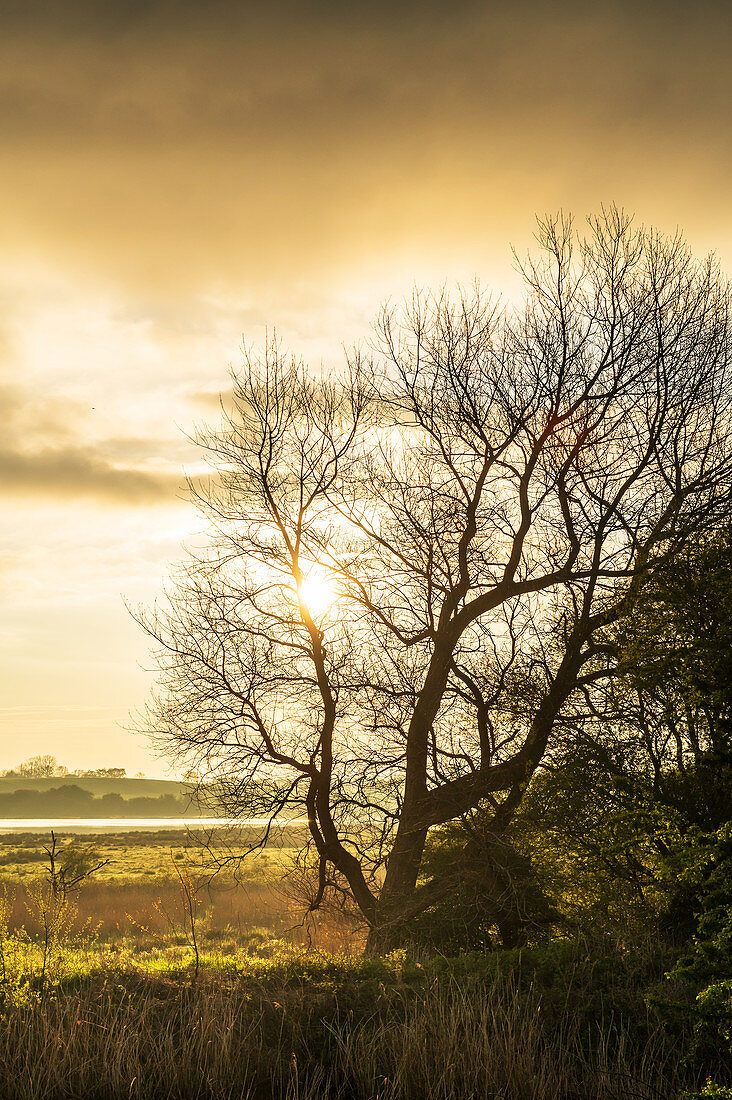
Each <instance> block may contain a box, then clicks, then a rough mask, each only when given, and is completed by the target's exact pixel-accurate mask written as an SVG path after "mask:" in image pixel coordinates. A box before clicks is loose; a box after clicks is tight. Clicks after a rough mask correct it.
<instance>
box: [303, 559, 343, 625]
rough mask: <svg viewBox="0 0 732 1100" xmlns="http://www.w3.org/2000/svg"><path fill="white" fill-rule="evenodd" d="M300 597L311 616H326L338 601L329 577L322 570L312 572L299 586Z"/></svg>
mask: <svg viewBox="0 0 732 1100" xmlns="http://www.w3.org/2000/svg"><path fill="white" fill-rule="evenodd" d="M299 592H300V597H301V599H302V601H303V603H304V604H305V606H306V607H307V609H308V611H309V612H310V614H311V615H315V616H316V617H320V616H321V615H324V614H325V613H326V612H327V611H328V610H329V609H330V607H331V604H332V603H333V602H334V600H335V599H336V592H335V589H334V588H333V585H332V583H331V581H330V580H329V578H328V577H326V576H325V574H324V573H322V572H320V570H312V571H311V572H310V573H308V575H307V576H306V577H305V578H304V579H303V581H302V583H301V584H300V586H299Z"/></svg>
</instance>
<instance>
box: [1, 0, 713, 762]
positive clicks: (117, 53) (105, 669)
mask: <svg viewBox="0 0 732 1100" xmlns="http://www.w3.org/2000/svg"><path fill="white" fill-rule="evenodd" d="M731 30H732V7H730V5H729V3H728V2H727V0H725V2H720V3H711V2H706V3H705V2H703V0H702V2H697V3H695V4H693V5H691V4H685V5H681V4H679V3H669V2H660V0H659V2H656V3H649V2H642V0H641V2H639V3H606V4H602V5H595V4H588V3H568V2H562V0H558V2H554V3H548V2H547V3H540V2H538V0H537V2H536V3H533V4H532V3H521V2H518V0H517V2H514V3H491V2H481V3H478V2H466V0H463V2H461V0H451V2H447V0H444V2H443V0H421V2H417V0H405V2H401V3H400V2H399V0H392V2H391V3H385V2H381V0H369V2H365V0H364V2H361V0H340V2H336V0H331V2H329V3H327V2H325V0H319V2H308V0H299V2H294V0H293V2H288V3H285V2H268V0H260V2H246V0H239V2H237V3H235V2H233V0H213V2H211V0H209V2H207V3H202V2H200V0H195V2H193V0H189V2H182V0H177V2H176V0H168V2H163V0H86V2H84V0H15V2H13V0H9V2H5V3H3V4H2V5H0V157H1V158H2V159H1V163H0V245H1V247H0V300H1V301H2V306H3V309H2V315H1V316H0V417H1V418H2V433H0V494H2V508H3V515H4V522H3V524H2V528H1V529H0V592H1V596H2V615H1V617H0V646H1V647H2V661H0V768H2V767H9V766H12V765H13V764H15V763H17V762H18V760H20V759H23V758H25V757H26V756H28V755H30V754H32V753H36V752H53V753H54V754H55V755H57V756H58V757H59V758H60V759H62V760H63V761H64V762H65V763H66V764H67V765H68V766H70V767H94V766H107V765H110V766H113V765H121V766H126V767H127V768H128V769H129V770H131V771H137V770H138V769H141V770H143V771H146V772H147V773H148V774H163V773H164V766H163V764H162V763H161V762H158V761H155V760H153V759H152V758H151V757H150V755H149V753H148V752H147V749H146V747H145V744H144V743H143V742H142V741H141V739H140V738H139V737H135V736H133V735H132V734H130V733H127V732H125V730H124V728H123V727H124V725H125V723H127V722H128V714H129V712H130V711H134V710H135V708H137V707H139V706H140V705H141V704H142V703H143V702H144V699H145V695H146V692H147V689H148V686H149V684H150V677H149V675H148V674H147V673H146V672H145V671H144V670H143V669H142V668H140V667H139V666H140V664H143V665H144V663H145V660H146V643H145V640H144V639H143V638H142V637H141V636H140V633H139V631H138V628H137V627H136V626H135V624H134V623H133V622H132V621H131V620H130V619H129V616H128V615H127V612H126V611H125V609H124V606H123V603H122V597H123V596H124V597H126V598H128V599H129V600H130V601H131V602H133V603H135V602H138V601H147V602H149V601H150V600H151V599H152V598H153V596H154V594H155V592H156V591H157V590H158V589H159V587H160V585H161V583H162V581H163V579H164V577H165V575H166V572H167V570H168V567H169V563H170V562H172V561H175V560H176V559H177V558H178V557H180V554H181V550H180V547H181V542H182V540H183V539H184V538H185V537H187V536H190V535H191V533H192V532H195V530H196V529H197V526H198V522H199V521H198V519H197V517H196V515H195V514H194V513H193V512H192V510H191V508H190V507H189V506H188V505H187V504H185V502H184V501H183V499H182V496H181V493H180V484H181V471H182V469H183V467H184V466H186V468H188V469H193V466H192V465H191V463H192V462H194V461H195V455H194V454H193V453H192V449H191V447H190V445H189V444H188V443H187V442H186V436H185V433H186V432H190V431H191V430H192V429H193V427H194V426H195V424H196V423H198V422H200V421H201V420H202V419H203V418H205V417H206V416H207V415H208V416H211V415H212V413H213V410H214V408H215V406H214V402H213V400H212V395H215V394H216V393H217V392H218V391H219V390H220V389H222V388H225V386H226V384H227V369H228V366H229V364H231V363H233V364H236V362H237V359H238V356H239V348H240V346H241V343H242V340H243V341H244V342H246V343H247V344H251V343H254V344H257V343H260V342H261V341H262V339H263V337H264V334H265V331H266V329H267V328H268V327H269V328H270V329H271V328H272V327H276V328H277V329H278V331H279V332H280V334H281V335H282V336H283V338H284V339H285V341H286V342H287V344H288V345H289V346H290V347H292V349H293V350H296V351H298V352H302V353H303V354H304V355H305V356H306V357H308V358H309V359H310V360H311V361H312V362H314V363H315V364H316V365H318V364H320V362H321V361H324V362H325V363H326V364H327V363H328V362H335V361H338V360H340V358H341V357H342V350H341V348H342V345H343V344H344V343H345V344H349V343H351V342H353V341H356V340H363V339H368V337H369V332H370V323H371V320H372V317H373V315H374V313H375V310H376V308H377V307H378V305H379V303H380V302H381V301H383V300H384V299H385V298H387V297H389V298H392V299H395V300H398V299H399V298H400V297H401V296H402V295H403V294H404V293H406V292H408V291H409V289H410V288H411V286H412V285H413V284H415V283H417V284H420V285H435V284H442V283H443V282H446V283H447V284H448V285H450V284H453V283H454V282H455V281H456V280H463V281H469V280H472V278H473V277H474V276H475V275H477V276H479V277H480V280H481V282H482V283H483V285H484V286H486V287H495V288H496V289H498V290H502V291H503V292H504V293H506V294H507V295H508V296H511V295H512V294H515V292H516V287H517V280H516V276H515V274H514V272H513V270H512V258H511V253H510V246H511V245H514V246H516V247H517V248H518V250H519V251H520V252H523V251H524V250H525V249H526V248H527V247H528V246H529V245H530V243H531V236H532V232H533V226H534V216H535V215H536V214H543V213H546V212H553V211H556V210H557V209H559V208H560V207H561V208H563V209H565V210H568V211H571V212H573V213H574V214H575V215H576V216H577V217H578V218H579V219H582V218H583V217H584V216H585V215H587V214H589V213H592V212H593V211H595V210H597V209H598V207H599V205H600V204H601V203H603V202H604V203H608V202H615V203H617V204H619V205H622V206H624V207H625V208H626V209H628V210H630V211H633V212H635V214H636V216H637V218H638V220H639V221H642V222H645V223H653V224H655V225H657V226H658V227H659V228H660V229H662V230H664V231H673V230H675V229H676V227H677V226H678V227H680V228H681V229H682V230H683V232H684V233H685V234H686V236H687V237H688V239H689V241H690V242H691V244H692V246H693V248H694V249H695V250H696V251H697V252H699V253H705V252H707V251H709V250H710V249H714V250H716V251H717V252H718V253H719V254H720V257H721V260H722V264H723V266H724V267H725V268H726V269H727V270H728V271H729V270H730V269H731V268H732V204H731V203H730V197H731V196H730V184H729V178H730V167H731V162H732V142H731V140H730V137H731V135H730V125H731V124H730V117H731V111H730V108H731V107H732V72H731V70H730V65H729V53H730V46H731V45H732V41H731V40H732V34H731Z"/></svg>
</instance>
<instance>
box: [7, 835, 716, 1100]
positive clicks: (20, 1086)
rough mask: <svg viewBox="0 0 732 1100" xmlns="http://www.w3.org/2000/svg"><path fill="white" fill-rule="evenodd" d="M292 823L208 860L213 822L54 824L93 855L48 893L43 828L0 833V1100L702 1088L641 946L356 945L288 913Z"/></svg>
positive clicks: (438, 1098) (295, 910) (660, 965)
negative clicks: (250, 847)
mask: <svg viewBox="0 0 732 1100" xmlns="http://www.w3.org/2000/svg"><path fill="white" fill-rule="evenodd" d="M291 839H292V838H288V836H287V835H286V834H284V835H282V836H281V837H280V843H279V845H278V846H277V847H269V848H268V849H267V850H266V851H265V852H263V853H259V854H257V855H255V856H254V857H252V859H251V860H250V861H248V862H247V863H246V864H244V865H243V866H242V867H239V866H238V865H236V864H233V865H225V866H224V868H223V870H221V871H220V873H219V874H217V875H215V876H213V877H212V872H213V871H214V870H215V869H216V866H217V864H218V863H220V862H221V859H222V856H223V857H224V858H225V856H226V855H227V854H228V852H229V851H230V848H229V845H231V844H232V838H231V837H229V838H227V840H226V841H225V842H224V841H221V842H220V843H219V847H218V849H217V848H216V847H215V846H214V847H211V848H201V847H200V846H199V845H197V844H196V843H194V841H193V840H192V838H191V837H190V836H188V835H187V834H185V833H183V832H178V833H170V832H163V831H161V832H149V833H130V834H112V835H110V834H100V835H97V836H86V837H84V838H83V839H82V840H81V841H80V838H79V837H61V838H60V840H59V844H60V847H61V849H62V851H63V850H64V849H65V848H68V847H69V846H70V847H71V849H72V851H75V852H76V854H77V861H78V858H80V857H79V853H80V852H81V851H82V850H83V853H84V855H85V857H87V859H88V863H87V866H94V865H95V864H97V863H100V862H104V861H105V860H109V862H108V863H105V865H104V866H102V867H100V868H99V870H98V871H96V872H95V873H94V874H93V875H92V876H90V878H89V879H88V880H86V881H84V882H83V883H82V884H81V885H80V887H79V889H78V890H77V891H75V892H74V894H73V896H71V895H70V896H69V898H68V899H66V900H65V901H64V900H63V899H59V898H56V899H54V898H53V897H52V892H51V890H50V886H49V882H48V859H47V856H46V853H45V852H44V850H43V845H44V844H45V843H46V839H45V838H43V837H39V836H38V834H30V833H28V834H16V835H14V836H8V837H4V838H2V844H1V846H0V902H1V904H0V1000H1V1005H2V1024H1V1026H0V1080H1V1081H2V1082H3V1084H2V1090H1V1092H0V1094H1V1095H2V1097H3V1100H56V1098H62V1097H64V1098H65V1097H68V1098H71V1097H74V1098H77V1097H78V1098H81V1097H84V1098H88V1100H112V1098H114V1100H116V1098H118V1097H119V1098H122V1097H126V1098H129V1097H139V1098H141V1100H148V1098H150V1100H153V1098H154V1100H158V1098H160V1100H163V1098H165V1100H168V1098H170V1100H172V1098H176V1100H188V1098H200V1100H230V1098H231V1100H233V1098H237V1100H241V1098H245V1097H246V1098H249V1100H260V1098H261V1100H270V1098H271V1100H279V1098H292V1100H295V1098H301V1100H306V1098H307V1100H311V1098H312V1100H315V1098H316V1097H318V1098H320V1097H323V1098H330V1097H333V1098H335V1097H336V1096H337V1097H339V1098H340V1097H348V1098H353V1100H377V1098H378V1100H402V1098H403V1100H448V1098H450V1100H452V1098H455V1097H481V1098H484V1100H499V1098H501V1100H528V1098H535V1100H550V1098H551V1100H621V1098H622V1100H625V1098H633V1097H637V1098H640V1100H671V1098H672V1097H680V1096H681V1095H682V1093H683V1090H684V1089H688V1088H691V1087H692V1086H694V1085H695V1084H696V1083H698V1082H697V1081H696V1080H695V1078H694V1076H693V1074H689V1073H688V1072H686V1073H685V1071H683V1069H682V1067H681V1066H680V1059H679V1054H678V1050H679V1042H680V1041H684V1037H683V1035H681V1034H680V1033H679V1031H678V1029H676V1030H675V1029H674V1027H673V1026H672V1027H669V1024H668V1020H667V1019H666V1018H664V1016H663V1013H662V1012H661V1011H660V1010H659V1009H658V1008H656V1007H654V1006H653V1004H652V998H651V999H650V1000H649V998H648V996H647V994H648V990H649V989H653V988H654V987H657V988H658V989H659V990H660V989H662V988H663V984H664V973H665V971H666V969H668V965H669V959H668V957H667V956H666V955H665V954H664V951H663V949H662V948H660V947H659V946H658V944H654V943H653V942H650V941H649V942H648V943H646V944H645V946H644V950H643V951H639V950H638V944H634V945H633V948H632V950H628V949H627V947H624V946H623V945H622V944H621V943H619V942H617V941H612V940H611V939H609V938H607V937H605V938H604V939H598V940H597V941H594V942H591V941H589V940H588V939H587V938H586V937H585V938H582V937H574V938H571V939H570V938H568V939H564V940H554V941H550V942H548V943H546V944H544V945H542V946H538V947H535V948H531V949H529V948H526V949H523V950H520V951H519V950H513V951H507V950H499V951H493V952H482V953H464V954H463V955H461V956H459V957H454V958H446V957H443V956H440V955H434V954H433V955H432V956H431V957H430V956H428V955H427V954H423V953H420V952H419V951H416V950H415V951H411V952H406V951H399V952H395V953H393V954H392V955H390V956H388V957H386V958H367V959H364V958H363V957H362V954H361V951H362V946H363V930H362V929H359V928H358V927H354V926H353V925H349V924H348V923H347V922H345V921H343V920H341V921H339V920H338V919H336V917H334V916H333V915H330V916H326V917H324V918H318V919H317V920H316V919H311V920H309V921H307V922H303V919H302V903H301V902H298V900H297V899H296V898H295V897H293V895H292V892H291V891H288V888H287V887H286V885H283V882H284V881H285V879H286V876H285V871H286V870H287V868H288V867H289V866H290V864H291V861H292V856H293V852H294V848H293V847H292V846H291V845H290V844H289V843H288V840H291ZM231 850H233V847H232V848H231ZM72 863H73V861H72ZM78 865H79V864H78V862H77V866H78ZM235 872H236V873H235ZM679 1027H680V1028H681V1029H682V1031H683V1024H680V1025H679Z"/></svg>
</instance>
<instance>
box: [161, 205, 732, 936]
mask: <svg viewBox="0 0 732 1100" xmlns="http://www.w3.org/2000/svg"><path fill="white" fill-rule="evenodd" d="M539 240H540V245H541V248H542V255H541V257H540V258H539V259H538V260H531V259H529V260H528V261H527V262H526V264H525V265H524V267H523V273H524V277H525V282H526V289H527V296H526V303H525V307H524V308H523V310H519V311H516V312H503V313H502V312H500V311H499V310H498V309H497V307H495V306H494V305H493V304H491V303H490V302H489V301H487V300H486V299H485V298H484V297H483V296H481V295H479V294H477V293H476V295H475V296H473V297H472V298H468V297H462V298H461V299H460V300H459V301H457V302H456V303H451V302H450V301H449V300H448V299H447V298H446V297H444V296H438V297H437V298H430V297H427V298H422V297H419V296H417V297H416V298H415V300H414V302H413V304H412V306H411V308H409V309H408V310H407V311H406V313H405V315H404V316H402V317H401V318H399V317H397V316H396V315H395V314H394V312H392V311H389V310H385V311H384V312H383V314H382V316H381V318H380V323H379V332H380V340H381V345H380V346H381V352H382V356H381V358H378V359H377V360H374V361H366V360H365V359H364V358H363V357H361V356H355V357H353V358H352V359H351V361H350V362H349V364H348V367H347V369H346V370H345V371H344V372H343V373H342V374H341V375H340V376H338V377H329V378H323V377H318V376H316V375H315V374H313V373H310V372H308V371H307V370H306V369H305V367H304V366H303V365H302V364H300V363H298V362H296V361H294V360H290V359H288V358H286V357H284V356H283V355H282V353H281V351H280V349H279V347H278V346H277V344H276V343H270V344H269V345H268V347H267V348H266V349H265V352H264V354H263V356H262V357H261V358H259V359H257V358H256V357H254V356H249V357H248V358H247V360H246V363H245V367H244V370H243V371H242V373H240V374H239V375H237V376H236V377H235V379H234V394H233V396H234V401H233V411H231V412H229V413H226V414H224V421H223V424H222V425H221V426H220V427H218V428H216V429H214V430H212V431H210V432H209V433H207V434H204V435H203V436H202V439H201V442H202V444H203V446H204V447H206V449H207V451H208V454H209V456H210V457H211V459H212V461H213V463H214V464H215V466H216V469H217V477H216V478H214V479H213V481H212V483H211V485H210V488H208V489H204V490H201V491H199V492H198V501H199V504H200V505H201V507H202V508H203V510H204V512H205V514H206V515H207V517H208V519H209V522H210V542H209V546H208V548H207V549H205V550H203V551H201V552H200V553H198V554H196V555H193V556H192V557H191V559H190V560H189V562H188V563H187V565H186V566H185V568H184V570H183V571H182V573H181V576H180V577H179V578H178V582H177V585H176V587H175V588H174V590H173V591H171V593H170V599H169V604H168V606H167V609H166V608H159V609H158V611H157V612H156V614H154V615H153V616H151V617H150V618H148V619H147V620H146V626H147V629H148V630H149V631H150V633H151V635H152V636H153V637H154V638H156V639H157V640H158V642H159V643H160V650H159V655H160V665H161V689H160V692H159V694H158V696H157V699H156V702H155V703H154V704H153V706H152V708H151V712H150V716H149V724H150V726H151V727H152V729H153V730H154V731H155V732H156V733H157V735H158V737H159V739H160V741H161V744H162V746H163V747H164V748H166V749H167V750H168V751H169V752H170V753H172V754H173V755H174V756H177V757H178V758H179V759H180V761H181V763H182V765H183V766H184V767H188V768H193V769H194V770H196V771H197V772H198V773H199V774H206V773H208V774H209V776H211V777H213V778H216V779H217V780H218V781H219V783H220V789H221V790H222V792H223V794H224V797H225V800H226V801H227V802H228V808H229V809H230V811H232V812H235V813H240V812H241V813H246V814H247V815H249V814H253V815H259V814H262V815H264V816H266V817H267V818H268V819H269V820H270V823H272V822H275V821H276V820H277V819H278V817H279V816H280V815H281V814H282V813H283V812H287V813H288V814H294V815H301V816H303V817H305V818H306V819H307V822H308V827H309V834H310V850H311V851H312V854H313V856H314V867H315V873H316V876H317V889H316V891H315V894H314V897H313V902H312V904H313V905H314V906H317V905H319V904H320V902H321V901H322V899H323V898H324V896H325V894H326V893H327V892H331V893H333V894H334V895H335V896H345V897H349V898H351V899H352V900H353V901H354V902H355V904H356V905H357V906H358V908H359V909H360V911H361V913H362V914H363V917H364V919H365V920H366V921H367V922H368V924H369V926H370V929H371V931H370V937H369V945H370V948H371V949H372V950H379V949H383V948H385V947H389V946H390V945H392V944H394V943H395V942H398V941H399V939H400V938H401V937H402V936H403V934H404V929H405V927H406V925H407V924H408V922H409V920H410V919H412V918H414V917H415V916H416V915H418V914H419V913H420V912H424V911H425V910H427V909H429V908H430V906H433V905H434V904H435V902H436V901H437V900H439V898H441V897H445V896H447V895H448V894H449V891H450V889H451V882H452V878H451V877H450V876H446V875H445V874H443V873H439V872H436V873H435V874H434V875H433V876H432V877H430V878H429V879H428V880H427V881H421V880H420V875H421V871H422V867H423V857H424V851H425V844H426V840H427V835H428V832H429V830H430V828H433V827H434V826H439V825H443V824H445V823H447V822H450V821H453V820H456V819H459V818H464V817H466V816H467V815H470V814H471V813H472V812H473V811H475V809H476V808H479V807H484V808H487V809H488V810H489V820H488V822H487V828H488V830H489V832H490V833H491V834H492V835H493V836H494V837H497V838H500V837H501V836H503V834H504V832H505V830H506V828H507V826H508V824H509V823H510V821H511V818H512V817H513V815H514V814H515V812H516V809H517V807H518V806H519V805H520V802H521V799H522V797H523V795H524V793H525V791H526V788H527V785H528V783H529V781H530V778H531V776H532V774H533V773H534V771H535V770H536V769H537V767H538V766H539V765H540V763H541V762H542V760H543V759H544V757H545V756H546V754H547V752H548V751H550V750H551V748H552V746H553V745H554V743H555V740H556V738H557V737H558V735H559V733H560V732H561V730H562V729H563V728H564V726H563V723H565V722H566V720H567V719H568V717H569V716H570V715H571V711H572V708H573V707H574V706H575V702H576V700H577V698H578V697H582V696H583V693H585V692H587V691H589V688H590V685H591V686H592V688H593V690H597V688H598V685H599V684H600V683H601V682H602V680H603V678H607V677H610V676H612V674H613V669H612V668H611V667H610V663H609V662H606V664H605V666H603V665H602V664H601V663H600V662H598V655H602V654H603V653H605V652H606V651H607V649H608V642H607V635H608V630H609V628H610V626H611V625H612V624H613V623H614V622H617V621H618V620H619V619H621V618H622V617H623V616H624V614H625V613H626V611H627V609H628V607H629V606H630V604H631V602H632V601H633V600H634V598H635V596H636V594H637V590H638V588H639V587H641V586H642V585H643V584H644V583H645V582H646V581H647V580H648V579H649V578H650V577H652V576H653V575H655V574H656V573H657V572H658V570H659V569H660V568H661V567H662V566H663V565H664V563H665V562H670V561H671V560H673V559H675V558H677V557H678V556H679V554H681V553H682V552H683V550H684V548H685V547H686V546H687V545H688V543H689V541H690V540H691V539H692V538H697V537H698V535H699V533H700V532H703V531H705V530H707V529H710V528H712V527H715V526H717V525H718V524H719V522H720V517H722V516H724V515H726V514H727V513H728V510H729V506H730V494H731V492H732V447H731V446H730V442H731V438H730V429H731V426H732V425H731V419H730V414H731V412H732V408H731V406H732V385H731V382H732V378H731V377H730V373H731V371H732V361H731V356H730V350H731V346H732V345H731V341H730V335H731V333H730V322H729V293H728V288H727V285H726V284H725V283H724V281H723V280H722V279H721V278H720V275H719V272H718V270H717V268H716V266H715V263H714V261H713V260H707V261H705V262H703V263H696V262H694V261H693V259H692V258H691V256H690V254H689V252H688V250H687V248H686V246H685V245H684V244H683V242H682V241H681V240H680V239H677V238H675V239H673V240H665V239H663V238H661V237H660V236H658V235H657V234H655V233H653V232H649V231H645V230H643V229H635V228H634V227H633V226H632V224H631V222H630V220H629V219H627V218H626V217H624V216H623V215H622V214H621V213H619V212H617V211H608V212H606V213H604V214H603V215H602V216H601V217H599V218H596V219H594V220H593V221H592V222H591V224H590V230H589V232H588V234H587V235H586V236H584V237H580V236H579V235H577V234H575V233H574V232H573V230H572V227H571V225H570V224H569V223H568V222H565V221H562V220H550V221H547V222H545V223H542V225H541V226H540V232H539ZM265 832H266V831H265ZM465 848H466V850H465V858H466V860H469V858H470V849H469V846H468V845H466V846H465Z"/></svg>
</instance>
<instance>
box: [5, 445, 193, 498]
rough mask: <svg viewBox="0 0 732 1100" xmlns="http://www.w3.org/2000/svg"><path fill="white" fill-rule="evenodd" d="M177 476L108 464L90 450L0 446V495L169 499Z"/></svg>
mask: <svg viewBox="0 0 732 1100" xmlns="http://www.w3.org/2000/svg"><path fill="white" fill-rule="evenodd" d="M182 482H183V479H182V477H173V476H171V475H169V474H151V473H147V472H145V471H142V470H135V469H124V468H118V467H115V466H112V465H111V464H110V463H108V462H106V461H105V459H104V458H103V457H102V456H100V455H99V454H97V453H95V452H94V451H93V450H85V449H84V448H71V447H70V448H66V449H48V450H43V451H39V452H36V453H33V454H23V453H20V452H18V451H12V450H8V449H7V448H2V447H0V496H22V497H30V496H44V497H52V498H54V499H56V500H65V499H76V498H85V497H91V498H93V499H94V500H95V501H97V502H98V503H102V504H114V505H149V504H165V503H167V504H169V503H173V502H174V501H175V497H176V493H177V492H179V491H180V490H181V488H182Z"/></svg>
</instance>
